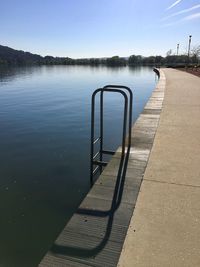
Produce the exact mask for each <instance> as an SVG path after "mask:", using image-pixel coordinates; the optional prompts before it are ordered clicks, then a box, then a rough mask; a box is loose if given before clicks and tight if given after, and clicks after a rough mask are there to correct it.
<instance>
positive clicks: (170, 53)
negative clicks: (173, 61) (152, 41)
mask: <svg viewBox="0 0 200 267" xmlns="http://www.w3.org/2000/svg"><path fill="white" fill-rule="evenodd" d="M171 55H172V49H169V50H168V51H167V53H166V56H167V57H169V56H171Z"/></svg>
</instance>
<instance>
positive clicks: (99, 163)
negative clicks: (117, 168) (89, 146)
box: [93, 160, 108, 166]
mask: <svg viewBox="0 0 200 267" xmlns="http://www.w3.org/2000/svg"><path fill="white" fill-rule="evenodd" d="M93 164H95V165H98V166H106V165H107V164H108V162H105V161H99V160H94V161H93Z"/></svg>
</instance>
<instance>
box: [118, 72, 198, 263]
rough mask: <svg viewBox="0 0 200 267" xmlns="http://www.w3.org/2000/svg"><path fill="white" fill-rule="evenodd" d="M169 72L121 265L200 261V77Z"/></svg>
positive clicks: (166, 73)
mask: <svg viewBox="0 0 200 267" xmlns="http://www.w3.org/2000/svg"><path fill="white" fill-rule="evenodd" d="M164 73H165V76H166V90H165V98H164V102H163V109H162V112H161V117H160V121H159V126H158V129H157V132H156V136H155V140H154V144H153V148H152V151H151V155H150V158H149V161H148V165H147V168H146V171H145V175H144V179H143V182H142V185H141V188H140V193H139V196H138V199H137V203H136V207H135V210H134V216H133V217H132V219H131V223H130V226H129V229H128V233H127V236H126V239H125V243H124V246H123V250H122V253H121V257H120V260H119V264H118V266H119V267H133V266H139V267H140V266H141V267H142V266H144V267H146V266H148V267H160V266H162V267H165V266H172V267H173V266H174V267H179V266H180V267H184V266H185V267H190V266H191V267H198V266H200V78H199V77H196V76H193V75H191V74H187V73H185V72H181V71H178V70H174V69H164Z"/></svg>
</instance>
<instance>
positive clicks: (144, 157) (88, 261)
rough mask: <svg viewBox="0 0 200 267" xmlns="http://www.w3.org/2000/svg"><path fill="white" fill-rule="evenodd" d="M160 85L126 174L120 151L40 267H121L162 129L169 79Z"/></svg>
mask: <svg viewBox="0 0 200 267" xmlns="http://www.w3.org/2000/svg"><path fill="white" fill-rule="evenodd" d="M158 85H159V86H157V87H156V88H155V90H154V91H153V94H152V96H151V98H150V99H149V101H148V103H147V104H146V106H145V108H144V111H143V113H142V114H141V115H140V116H139V118H138V119H137V121H136V123H135V124H134V126H133V128H132V140H131V141H132V145H131V149H130V154H129V158H127V162H126V164H127V171H126V174H125V173H124V175H120V176H119V175H118V169H119V164H120V155H121V152H120V150H121V148H120V147H119V149H118V150H117V152H116V153H115V155H114V156H113V157H112V159H111V161H110V162H109V164H108V165H107V167H106V168H105V169H104V171H103V173H102V175H101V176H100V177H99V178H98V180H97V181H96V183H95V184H94V186H93V187H92V189H91V190H90V191H89V193H88V194H87V196H86V198H85V199H84V200H83V202H82V203H81V205H80V207H79V208H78V210H77V211H76V213H75V214H74V215H73V216H72V218H71V220H70V221H69V222H68V223H67V224H66V226H65V228H64V230H63V231H62V232H61V233H60V235H59V236H58V238H57V240H56V241H55V243H54V244H53V245H52V247H51V248H50V249H49V251H48V253H47V254H46V255H45V256H44V258H43V260H42V261H41V263H40V265H39V266H40V267H57V266H58V267H61V266H62V267H64V266H69V267H76V266H80V267H83V266H98V267H111V266H113V267H115V266H117V264H118V260H119V257H120V254H121V250H122V246H123V243H124V240H125V237H126V233H127V230H128V227H129V224H130V220H131V217H132V214H133V211H134V207H135V204H136V200H137V196H138V193H139V189H140V185H141V182H142V179H143V176H144V172H145V169H146V166H147V163H148V158H149V155H150V151H151V148H152V145H153V141H154V136H155V133H156V130H157V127H158V122H159V118H160V113H161V110H162V102H163V98H164V88H165V79H164V77H163V75H161V77H160V80H159V83H158Z"/></svg>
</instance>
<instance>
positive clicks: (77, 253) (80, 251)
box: [50, 146, 130, 260]
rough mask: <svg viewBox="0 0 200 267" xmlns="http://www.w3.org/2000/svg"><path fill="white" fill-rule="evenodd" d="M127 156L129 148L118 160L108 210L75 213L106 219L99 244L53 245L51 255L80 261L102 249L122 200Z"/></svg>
mask: <svg viewBox="0 0 200 267" xmlns="http://www.w3.org/2000/svg"><path fill="white" fill-rule="evenodd" d="M129 154H130V146H129V147H128V148H127V152H126V153H125V155H124V156H122V157H121V159H120V164H119V171H118V174H117V179H116V183H115V189H114V194H113V199H112V202H111V207H110V209H109V210H106V211H102V210H91V209H82V208H79V209H78V210H77V212H76V213H77V214H80V215H89V216H95V217H107V218H108V221H107V225H106V230H105V234H104V236H103V237H102V240H101V242H100V243H99V244H98V245H97V246H95V247H94V248H92V249H86V248H81V247H72V246H63V245H58V244H54V245H53V246H52V248H51V249H50V251H51V253H53V254H57V255H66V256H69V257H76V258H80V259H81V258H82V259H83V258H85V259H86V258H91V257H95V256H96V255H97V254H98V253H99V252H100V251H102V250H103V249H104V247H105V246H106V244H107V242H108V241H109V238H110V235H111V231H112V226H113V219H114V215H115V212H116V210H117V209H118V208H119V206H120V203H121V200H122V196H123V190H124V183H125V178H126V170H127V165H128V160H129ZM77 260H78V259H77Z"/></svg>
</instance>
